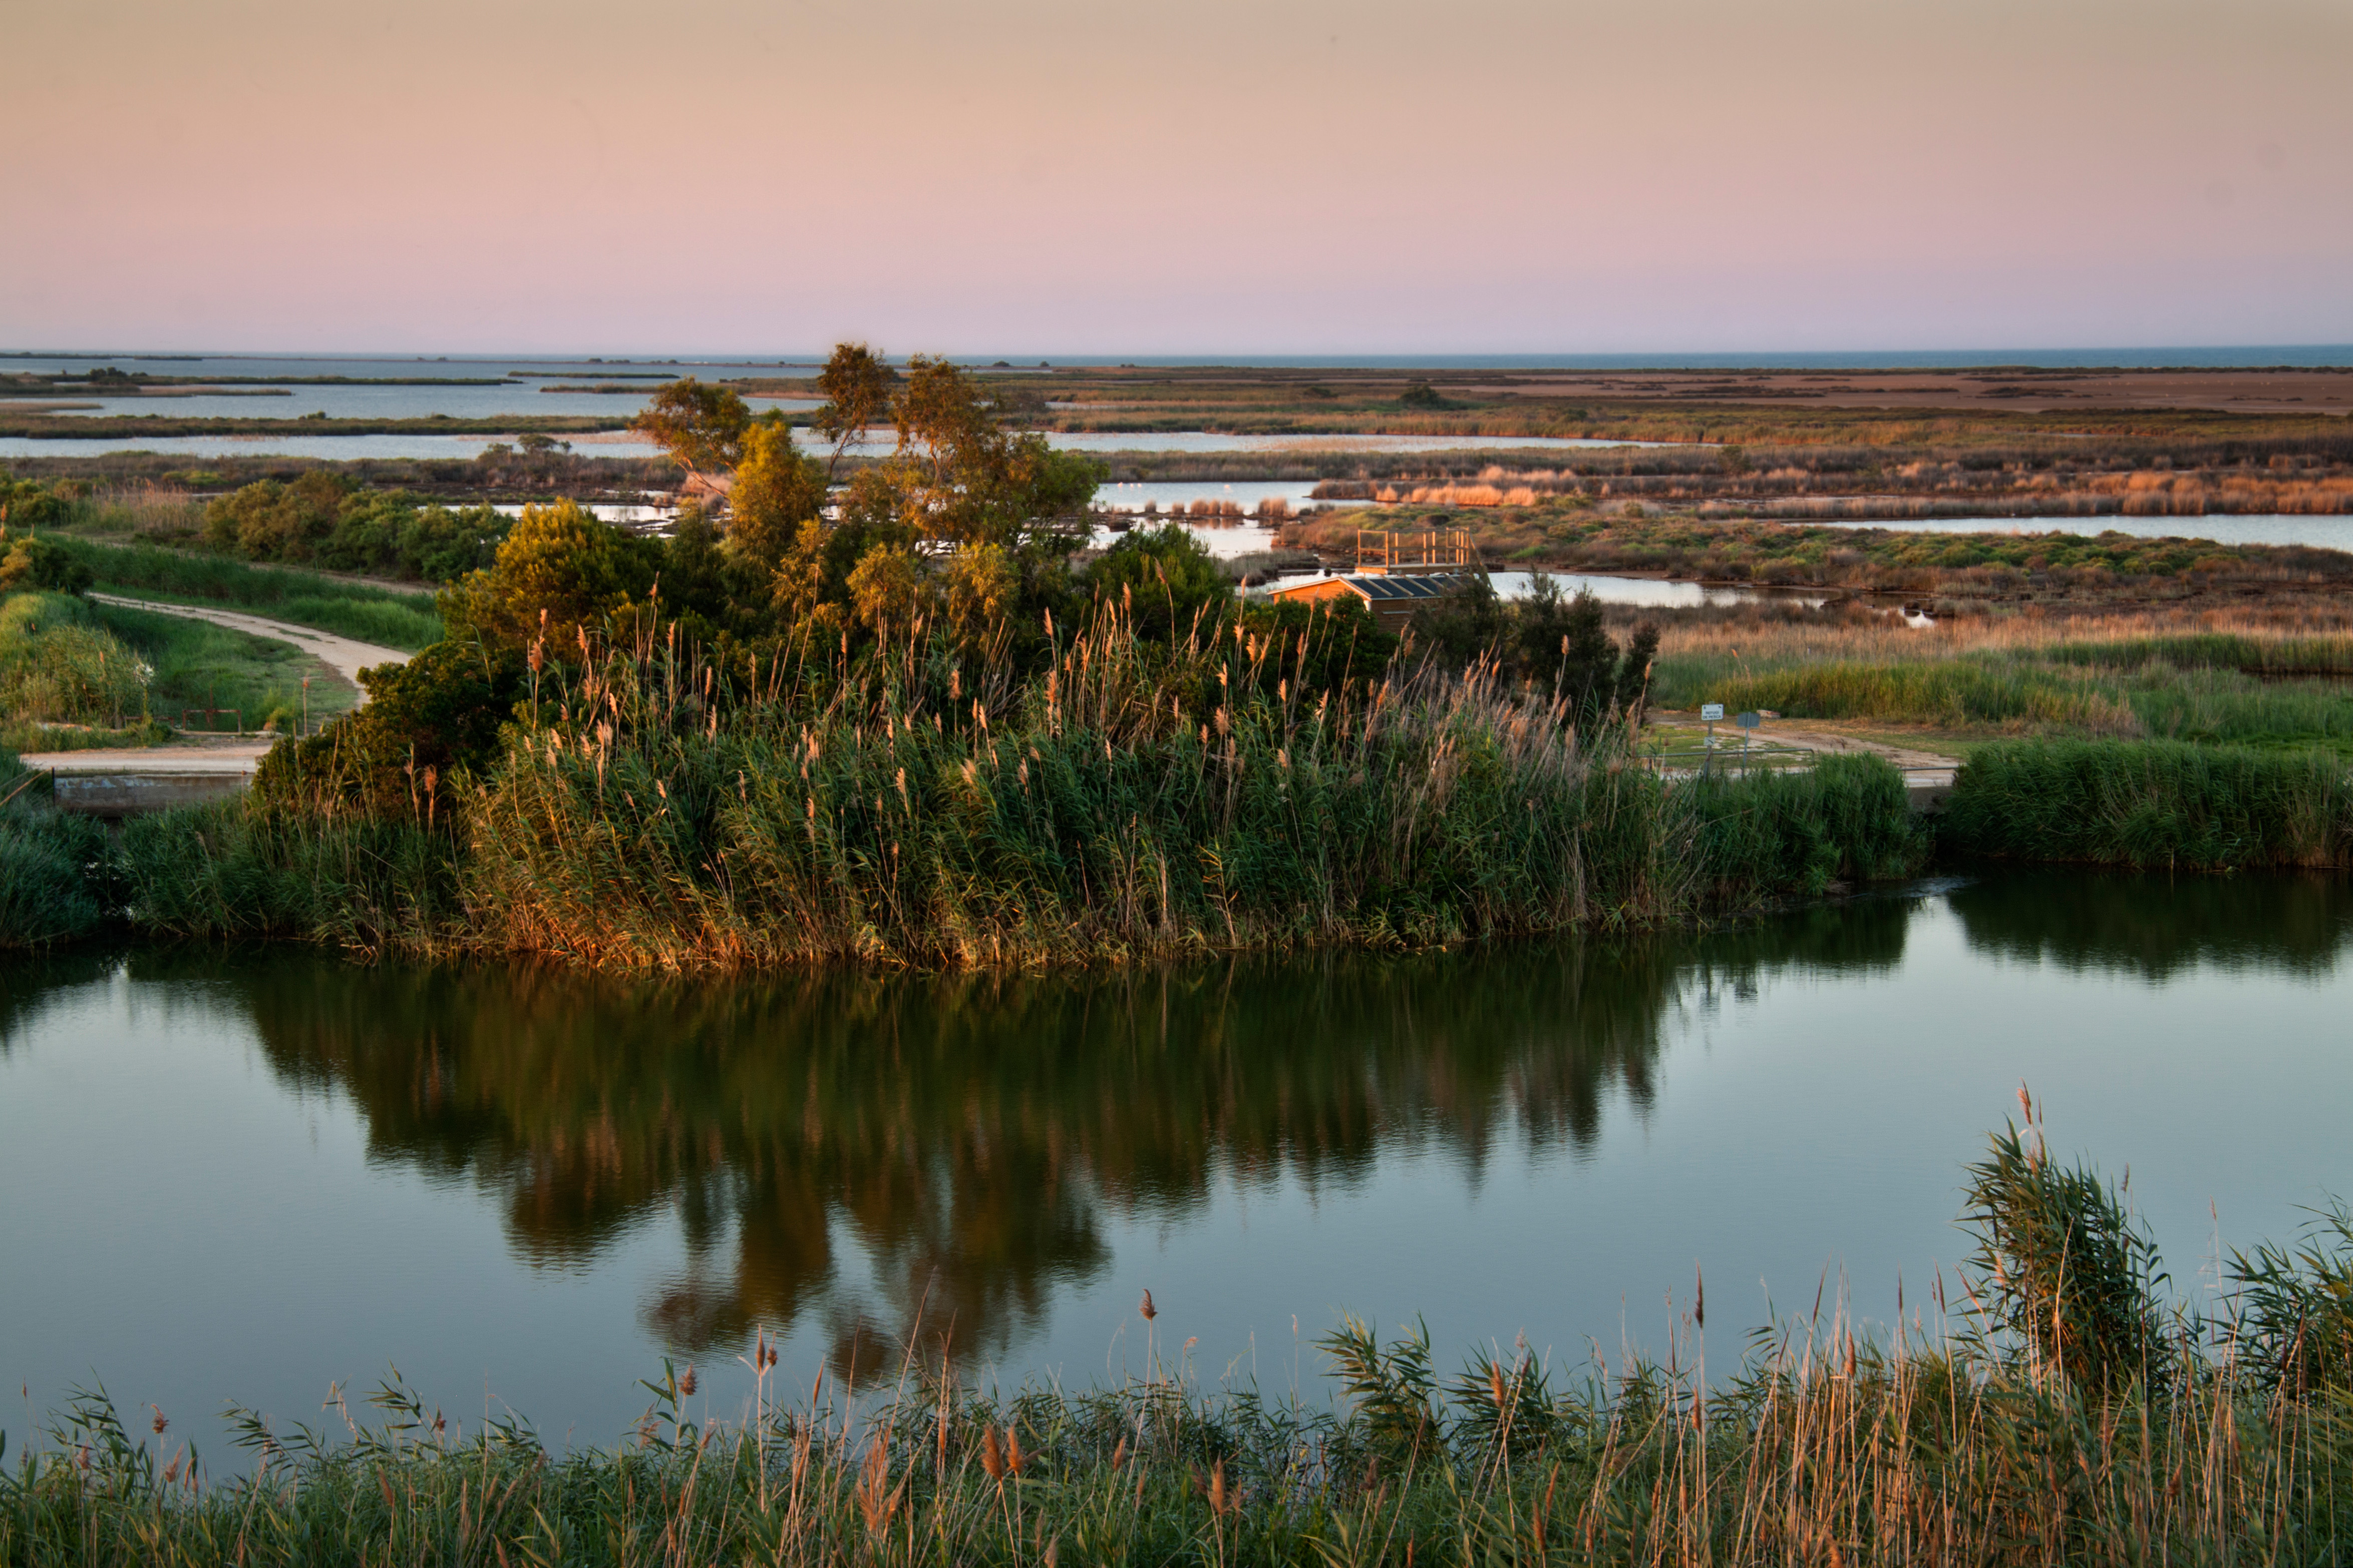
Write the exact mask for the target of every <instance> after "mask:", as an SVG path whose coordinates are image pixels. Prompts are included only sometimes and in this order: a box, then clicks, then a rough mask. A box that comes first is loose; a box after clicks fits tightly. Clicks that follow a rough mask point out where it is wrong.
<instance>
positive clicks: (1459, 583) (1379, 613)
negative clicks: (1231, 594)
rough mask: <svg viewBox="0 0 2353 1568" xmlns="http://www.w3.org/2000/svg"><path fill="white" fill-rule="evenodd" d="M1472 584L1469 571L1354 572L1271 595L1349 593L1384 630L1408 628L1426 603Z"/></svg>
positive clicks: (1310, 598)
mask: <svg viewBox="0 0 2353 1568" xmlns="http://www.w3.org/2000/svg"><path fill="white" fill-rule="evenodd" d="M1470 587H1471V577H1470V574H1467V573H1462V572H1421V573H1410V574H1408V573H1399V572H1382V573H1377V574H1376V573H1355V574H1350V575H1348V576H1345V577H1311V578H1308V579H1306V580H1305V581H1303V582H1298V583H1286V584H1280V585H1278V586H1276V587H1275V588H1273V589H1271V590H1270V591H1269V596H1270V597H1271V598H1276V599H1289V600H1294V601H1301V602H1305V603H1310V604H1312V603H1314V601H1316V600H1318V599H1336V598H1339V597H1341V596H1343V595H1350V596H1353V597H1355V598H1356V599H1358V600H1361V601H1362V602H1363V604H1364V605H1365V607H1366V609H1368V610H1370V611H1372V612H1373V619H1374V620H1375V621H1376V622H1377V623H1378V624H1379V626H1380V628H1381V629H1382V630H1383V631H1385V632H1398V631H1403V630H1404V629H1405V626H1406V623H1407V622H1408V621H1410V620H1411V619H1413V613H1414V612H1415V611H1416V610H1418V609H1419V608H1421V607H1422V606H1423V605H1427V604H1430V603H1432V602H1433V601H1435V600H1439V599H1451V598H1452V597H1453V596H1454V595H1457V594H1461V593H1466V592H1468V591H1469V589H1470Z"/></svg>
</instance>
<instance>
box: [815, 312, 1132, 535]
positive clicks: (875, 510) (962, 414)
mask: <svg viewBox="0 0 2353 1568" xmlns="http://www.w3.org/2000/svg"><path fill="white" fill-rule="evenodd" d="M892 422H893V424H894V425H895V426H897V428H898V434H899V445H898V450H897V451H896V452H895V453H893V454H892V457H891V458H890V459H889V461H887V462H885V463H882V464H880V465H877V467H876V468H871V469H868V470H866V471H865V472H864V473H861V474H860V476H859V479H858V480H856V481H853V482H852V485H851V491H850V496H849V501H848V502H847V503H846V504H845V506H844V514H845V516H848V515H849V514H850V513H851V512H853V511H854V512H857V513H858V514H859V515H860V516H862V517H864V518H865V519H866V520H867V521H868V522H869V524H870V525H881V524H882V523H883V522H884V521H886V518H887V520H888V521H894V522H895V523H896V524H897V525H899V526H901V527H902V528H905V529H907V530H909V531H912V532H913V533H915V534H917V535H919V536H921V537H923V538H926V539H934V540H941V541H944V542H955V543H961V544H1001V545H1008V546H1011V545H1019V544H1037V545H1041V546H1042V545H1047V544H1048V543H1049V542H1050V540H1052V539H1059V540H1060V550H1059V551H1057V552H1058V553H1067V552H1068V550H1069V548H1070V547H1071V546H1072V545H1075V544H1076V543H1077V542H1078V541H1079V539H1080V538H1081V537H1082V534H1081V532H1080V530H1079V528H1078V523H1079V520H1080V519H1081V518H1082V516H1083V514H1084V512H1085V510H1086V508H1087V504H1088V503H1089V502H1090V501H1091V500H1093V499H1094V492H1095V487H1096V486H1097V485H1099V484H1101V483H1102V482H1103V473H1104V469H1103V464H1102V463H1101V462H1100V461H1098V460H1097V459H1095V458H1089V457H1087V456H1085V455H1083V454H1081V453H1076V452H1057V451H1055V450H1054V449H1053V448H1052V447H1049V446H1048V445H1047V444H1046V439H1045V437H1042V436H1035V435H1028V436H1017V435H1014V434H1012V433H1010V432H1008V431H1007V430H1005V429H1004V428H1002V427H1001V426H999V424H998V423H997V411H996V409H995V408H994V406H993V405H990V404H989V403H988V402H987V400H986V399H985V398H984V397H983V396H982V395H981V393H980V390H979V389H978V387H977V386H976V384H974V383H973V381H972V379H971V378H970V377H969V376H967V375H965V373H964V372H963V371H962V370H960V369H958V368H957V367H956V366H955V365H954V364H952V363H949V362H947V361H946V360H934V359H927V358H925V357H924V356H923V355H921V354H918V355H916V356H915V357H914V358H913V359H912V360H910V361H908V363H907V379H906V383H905V384H904V386H903V387H902V390H901V392H900V394H899V395H898V397H897V398H896V399H895V400H894V401H893V403H892ZM860 481H864V482H862V483H861V482H860Z"/></svg>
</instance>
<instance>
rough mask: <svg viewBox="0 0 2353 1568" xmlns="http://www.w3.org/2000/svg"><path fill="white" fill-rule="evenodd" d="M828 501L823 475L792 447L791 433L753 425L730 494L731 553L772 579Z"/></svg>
mask: <svg viewBox="0 0 2353 1568" xmlns="http://www.w3.org/2000/svg"><path fill="white" fill-rule="evenodd" d="M825 498H826V481H825V470H824V469H823V468H819V467H818V464H817V460H816V459H815V458H809V457H806V456H804V455H803V454H802V453H801V451H800V450H799V449H798V448H797V447H795V446H794V445H793V433H792V431H791V430H790V429H789V428H788V427H786V426H784V425H781V424H773V425H772V424H760V425H754V426H752V428H751V429H750V430H749V431H748V432H746V434H745V436H744V458H743V462H742V463H741V464H740V465H739V466H738V467H737V468H736V470H735V483H734V485H733V488H732V489H729V490H728V492H727V510H728V512H729V514H730V521H729V522H728V525H727V548H728V551H729V552H730V553H732V554H733V555H735V556H736V557H738V558H739V559H741V560H743V561H744V562H747V563H751V564H754V565H756V566H758V567H760V568H761V569H762V572H763V574H774V573H775V571H776V566H777V564H778V563H780V562H782V561H783V559H784V557H785V552H786V551H787V550H790V549H791V548H792V546H793V542H794V540H795V539H797V537H798V536H799V534H800V530H801V525H802V524H803V523H805V522H807V521H810V520H811V519H814V518H818V517H821V516H823V515H824V512H825Z"/></svg>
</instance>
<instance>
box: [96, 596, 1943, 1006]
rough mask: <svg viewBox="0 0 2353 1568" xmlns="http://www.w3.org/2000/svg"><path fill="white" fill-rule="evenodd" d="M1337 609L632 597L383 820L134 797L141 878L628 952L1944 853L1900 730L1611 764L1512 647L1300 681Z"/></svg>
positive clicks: (1495, 904) (1841, 867) (880, 943)
mask: <svg viewBox="0 0 2353 1568" xmlns="http://www.w3.org/2000/svg"><path fill="white" fill-rule="evenodd" d="M1323 635H1326V634H1325V633H1324V632H1322V631H1319V630H1316V629H1313V628H1311V629H1307V630H1300V631H1295V632H1275V633H1269V634H1264V635H1259V634H1252V633H1250V632H1249V631H1247V630H1244V629H1240V628H1230V629H1228V630H1223V631H1219V632H1218V633H1217V634H1215V635H1214V636H1212V635H1209V634H1207V633H1203V634H1199V635H1197V636H1196V637H1194V638H1192V639H1191V640H1190V641H1188V642H1187V643H1184V644H1180V645H1179V646H1178V647H1176V648H1175V649H1173V650H1171V649H1167V648H1166V647H1157V646H1155V645H1154V644H1152V643H1150V642H1148V641H1146V640H1145V639H1142V638H1139V637H1136V636H1135V635H1134V633H1133V631H1132V630H1131V629H1130V627H1129V626H1128V625H1127V624H1126V622H1125V621H1124V618H1123V617H1122V616H1121V615H1119V614H1118V613H1115V612H1114V613H1106V614H1105V615H1104V616H1103V617H1101V618H1100V619H1098V620H1097V621H1096V622H1094V623H1093V624H1092V625H1091V626H1089V627H1088V628H1086V629H1085V630H1083V631H1081V632H1077V633H1075V634H1073V633H1061V634H1059V635H1058V637H1057V638H1056V640H1055V642H1054V644H1053V646H1052V649H1051V658H1050V661H1049V663H1048V665H1047V668H1044V669H1042V670H1040V671H1039V672H1037V673H1035V674H1033V675H1031V676H1029V677H1027V678H1025V679H1016V678H1015V677H1014V676H1012V675H1011V674H1010V673H1008V671H1007V670H1006V669H1005V668H1003V667H1002V666H999V665H995V664H992V663H990V662H989V661H988V660H987V658H973V659H970V660H966V659H964V658H960V657H959V656H958V655H957V654H956V653H955V649H954V648H953V647H951V646H950V645H948V644H946V643H945V642H944V641H942V640H940V639H936V638H929V637H922V636H916V637H902V638H901V639H900V640H899V641H897V642H895V643H886V644H885V645H884V646H883V647H881V649H880V650H879V651H876V652H873V653H871V654H867V655H862V656H860V657H859V658H855V659H853V658H850V657H849V656H848V655H843V656H840V657H839V658H833V659H831V660H828V658H826V657H825V656H824V655H823V653H822V651H821V650H820V652H819V653H818V655H816V656H814V657H803V658H797V659H782V660H778V661H776V662H775V663H773V664H770V665H767V666H765V667H764V666H760V665H757V664H750V665H748V666H747V667H746V668H741V669H737V670H734V671H732V672H723V671H721V670H719V669H717V668H714V667H713V666H712V665H711V664H709V663H707V662H705V661H704V660H703V659H702V658H700V657H698V656H696V655H695V654H693V653H692V652H691V651H689V650H682V649H681V647H680V646H679V644H678V642H677V639H676V637H675V635H674V633H673V634H668V635H657V634H656V633H655V632H653V631H652V630H650V629H649V630H646V631H643V632H641V633H640V634H639V636H638V638H637V640H636V641H634V642H633V643H629V644H627V645H624V646H621V647H607V648H601V649H593V650H591V651H592V657H589V658H586V660H585V661H583V662H581V663H579V664H576V665H574V666H570V667H566V666H563V665H558V664H554V663H552V662H548V663H545V664H544V671H543V674H542V675H541V676H540V677H538V678H537V683H536V687H535V689H534V692H533V696H532V697H531V698H530V699H529V700H528V701H527V702H526V703H525V705H524V707H523V709H522V710H521V711H520V713H519V717H518V721H517V724H516V726H515V727H514V729H513V730H512V731H510V735H509V742H508V744H507V747H506V749H505V752H504V753H503V755H502V756H501V758H500V759H499V760H498V761H497V763H495V764H494V765H493V766H491V768H489V769H488V770H487V771H486V773H484V775H483V776H482V777H480V779H478V780H475V781H473V782H471V783H470V784H466V785H465V786H464V787H461V788H458V789H455V790H452V789H451V788H449V787H448V784H446V783H443V782H441V781H438V780H435V779H433V778H430V777H422V778H417V777H414V776H413V777H412V784H411V788H410V798H411V800H412V802H414V803H415V804H414V805H413V806H412V807H411V808H410V809H408V810H406V811H396V812H394V813H393V814H392V819H391V820H382V819H379V820H375V821H373V822H369V823H366V824H364V825H363V823H362V821H361V819H359V818H357V817H355V816H353V813H352V812H351V811H350V810H348V809H347V808H345V807H344V806H343V805H342V804H341V802H340V798H339V797H338V796H337V795H336V794H335V792H334V790H333V788H332V784H331V783H330V782H329V781H327V780H324V779H314V780H309V781H303V782H300V783H298V784H296V785H295V786H294V788H295V795H296V798H294V799H293V800H291V801H270V800H264V801H261V802H258V803H255V804H253V805H236V806H227V807H219V808H214V809H213V810H212V811H211V812H210V813H209V814H184V815H181V816H167V817H164V818H159V819H155V820H154V821H153V822H152V823H147V824H138V825H134V827H133V830H132V831H131V832H128V833H126V834H125V836H124V841H123V849H124V857H125V860H126V863H127V866H128V868H129V875H130V877H131V880H132V903H131V909H132V915H133V918H134V919H135V920H136V921H138V922H139V923H140V924H141V925H142V926H143V927H144V928H145V929H148V930H151V931H159V932H189V933H195V932H204V933H210V934H229V933H235V932H239V931H250V932H255V933H262V932H269V933H276V934H291V935H308V936H313V937H318V938H322V939H327V940H333V941H336V942H343V943H346V944H349V945H353V946H357V947H361V948H364V949H367V950H370V951H381V950H385V949H387V948H394V949H402V950H406V951H421V952H460V951H466V952H533V953H545V954H553V955H556V956H560V957H562V958H564V959H565V960H567V961H569V962H573V963H581V964H586V965H590V966H597V967H615V968H624V969H634V968H657V969H668V970H691V969H707V968H739V967H756V966H762V965H772V964H778V963H806V962H811V961H819V960H852V961H867V962H880V963H918V964H924V965H944V966H992V965H1000V964H1018V963H1036V962H1057V961H1092V960H1103V959H1113V960H1115V959H1121V958H1130V957H1141V956H1145V955H1147V954H1157V955H1176V954H1183V953H1187V952H1211V951H1232V950H1239V949H1249V948H1266V947H1282V946H1292V945H1309V944H1345V945H1364V946H1373V947H1399V946H1410V947H1420V946H1430V945H1441V944H1446V943H1450V942H1460V941H1466V940H1473V939H1478V938H1483V937H1491V936H1499V935H1509V934H1521V933H1535V932H1542V931H1561V930H1567V929H1571V928H1577V927H1586V928H1592V927H1600V928H1611V927H1622V926H1632V925H1647V924H1656V923H1661V922H1664V921H1675V920H1683V919H1688V918H1691V917H1692V916H1694V915H1696V914H1698V913H1700V912H1702V911H1703V910H1720V909H1727V908H1730V909H1738V908H1746V907H1753V906H1755V905H1756V904H1757V903H1758V902H1760V901H1762V900H1767V899H1769V898H1772V897H1777V896H1780V895H1782V894H1785V893H1791V892H1803V891H1806V890H1809V889H1814V888H1818V887H1819V886H1820V884H1821V883H1822V882H1823V881H1824V880H1825V879H1830V878H1836V877H1848V876H1874V875H1892V874H1898V873H1900V872H1901V871H1903V870H1905V869H1907V868H1909V867H1911V866H1913V865H1915V864H1916V863H1917V860H1918V858H1920V855H1921V853H1922V852H1923V851H1924V850H1925V847H1926V846H1925V840H1923V839H1918V838H1916V837H1915V836H1913V835H1912V833H1911V829H1910V827H1909V819H1908V816H1906V814H1905V805H1904V801H1903V795H1902V790H1901V787H1900V784H1899V783H1898V782H1897V780H1896V775H1895V774H1894V773H1893V772H1892V771H1891V770H1888V769H1886V768H1884V767H1883V766H1882V765H1880V764H1877V763H1870V762H1867V761H1855V762H1841V763H1835V764H1832V765H1830V766H1828V767H1826V768H1825V769H1824V770H1823V771H1822V772H1821V773H1820V777H1819V778H1818V779H1817V780H1815V781H1813V782H1811V783H1809V784H1789V783H1784V782H1778V781H1764V780H1759V781H1757V782H1756V783H1754V784H1725V785H1720V786H1710V787H1699V786H1696V785H1694V786H1692V787H1682V786H1679V785H1677V784H1673V783H1671V782H1667V781H1662V780H1661V779H1659V778H1658V777H1656V776H1654V775H1652V774H1651V773H1645V772H1643V771H1642V770H1641V769H1639V768H1636V767H1632V766H1630V765H1627V762H1626V758H1627V754H1628V753H1627V746H1626V743H1625V729H1624V726H1625V722H1626V720H1625V718H1624V716H1622V715H1616V716H1613V715H1609V714H1602V713H1581V712H1579V711H1577V710H1576V709H1575V707H1574V705H1573V703H1571V702H1570V701H1569V700H1566V699H1562V698H1557V697H1554V696H1550V695H1548V694H1546V692H1545V691H1544V690H1543V689H1540V688H1538V687H1535V686H1523V687H1520V688H1517V689H1513V688H1510V687H1507V685H1506V684H1505V683H1504V681H1503V680H1502V679H1499V678H1498V677H1497V676H1496V674H1495V673H1494V672H1493V670H1492V669H1487V668H1473V669H1472V670H1471V671H1469V672H1468V673H1467V674H1461V675H1454V674H1449V673H1446V672H1444V671H1441V670H1439V669H1437V668H1432V667H1429V666H1422V665H1414V666H1408V665H1406V664H1404V663H1398V664H1395V665H1393V666H1391V667H1390V668H1389V669H1388V670H1387V671H1386V672H1385V673H1383V674H1382V675H1380V676H1378V677H1377V678H1376V679H1371V680H1365V679H1351V680H1348V681H1345V682H1344V683H1342V684H1341V686H1340V687H1338V688H1337V689H1329V688H1325V689H1315V688H1314V687H1312V686H1311V685H1310V682H1309V680H1308V675H1309V673H1310V672H1311V671H1312V670H1314V668H1317V663H1318V659H1319V658H1321V657H1322V656H1321V653H1320V650H1319V649H1318V648H1317V647H1316V646H1315V639H1316V637H1319V636H1323ZM586 646H587V645H586V644H584V647H586ZM305 790H308V791H311V792H312V793H311V795H303V794H302V793H301V792H303V791H305ZM363 838H364V840H365V842H364V843H362V842H361V839H363ZM322 866H323V867H324V869H323V870H322Z"/></svg>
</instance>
